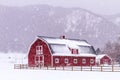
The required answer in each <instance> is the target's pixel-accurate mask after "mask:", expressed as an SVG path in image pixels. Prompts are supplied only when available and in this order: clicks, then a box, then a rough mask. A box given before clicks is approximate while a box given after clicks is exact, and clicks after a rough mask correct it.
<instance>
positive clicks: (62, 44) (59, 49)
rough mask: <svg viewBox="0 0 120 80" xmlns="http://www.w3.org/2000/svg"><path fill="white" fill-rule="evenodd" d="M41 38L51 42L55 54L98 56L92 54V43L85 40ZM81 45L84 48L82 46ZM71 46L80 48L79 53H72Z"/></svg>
mask: <svg viewBox="0 0 120 80" xmlns="http://www.w3.org/2000/svg"><path fill="white" fill-rule="evenodd" d="M40 38H41V39H43V40H45V41H46V42H47V43H48V44H49V46H50V47H51V49H52V53H53V56H91V57H95V56H96V55H95V54H92V51H91V49H90V47H91V45H90V44H88V43H87V42H86V41H85V40H75V39H60V38H53V37H40ZM80 46H82V47H83V48H80ZM84 47H86V48H84ZM69 48H70V49H78V54H72V53H71V51H70V49H69Z"/></svg>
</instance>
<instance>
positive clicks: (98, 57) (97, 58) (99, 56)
mask: <svg viewBox="0 0 120 80" xmlns="http://www.w3.org/2000/svg"><path fill="white" fill-rule="evenodd" d="M104 56H107V57H109V56H108V55H107V54H100V55H97V56H96V60H100V59H101V58H103V57H104ZM109 58H110V57H109ZM110 59H111V58H110Z"/></svg>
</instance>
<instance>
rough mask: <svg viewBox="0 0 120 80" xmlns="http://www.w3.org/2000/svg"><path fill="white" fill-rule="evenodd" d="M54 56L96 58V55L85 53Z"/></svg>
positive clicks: (56, 54)
mask: <svg viewBox="0 0 120 80" xmlns="http://www.w3.org/2000/svg"><path fill="white" fill-rule="evenodd" d="M53 56H76V57H79V56H82V57H96V55H95V54H90V53H85V54H71V53H55V54H53Z"/></svg>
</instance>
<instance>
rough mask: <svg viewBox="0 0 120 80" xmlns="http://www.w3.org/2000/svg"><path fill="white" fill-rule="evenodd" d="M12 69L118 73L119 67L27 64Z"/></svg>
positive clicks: (15, 65) (16, 65)
mask: <svg viewBox="0 0 120 80" xmlns="http://www.w3.org/2000/svg"><path fill="white" fill-rule="evenodd" d="M14 69H41V70H65V71H101V72H120V66H115V65H111V66H60V67H50V66H46V67H42V66H38V67H29V66H28V65H27V64H14Z"/></svg>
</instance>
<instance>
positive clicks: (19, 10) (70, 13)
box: [0, 5, 119, 52]
mask: <svg viewBox="0 0 120 80" xmlns="http://www.w3.org/2000/svg"><path fill="white" fill-rule="evenodd" d="M118 30H119V27H117V26H116V25H115V24H113V23H112V22H111V21H108V20H107V19H105V18H103V17H101V16H99V15H96V14H94V13H92V12H89V11H87V10H84V9H80V8H62V7H51V6H47V5H33V6H25V7H5V6H0V44H1V46H0V51H5V52H7V51H21V52H27V50H28V49H29V48H28V47H29V46H30V44H31V43H32V41H34V40H35V38H36V36H37V35H41V36H54V37H59V36H60V35H66V36H67V37H68V38H77V39H78V38H79V39H85V40H87V41H88V42H89V43H91V44H92V45H93V46H95V47H102V46H103V45H104V44H105V43H106V42H107V41H110V40H114V39H115V38H116V35H117V34H118V32H119V31H118Z"/></svg>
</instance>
